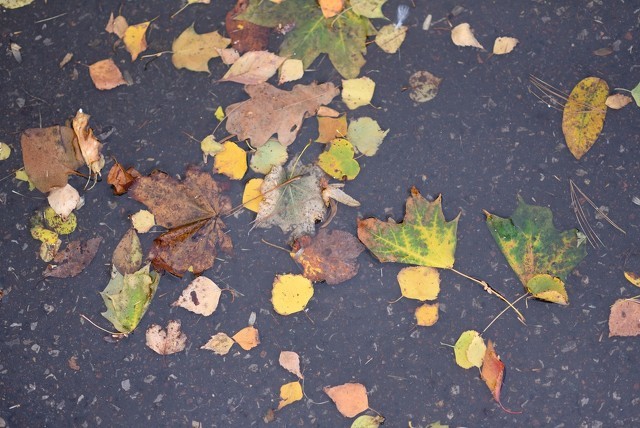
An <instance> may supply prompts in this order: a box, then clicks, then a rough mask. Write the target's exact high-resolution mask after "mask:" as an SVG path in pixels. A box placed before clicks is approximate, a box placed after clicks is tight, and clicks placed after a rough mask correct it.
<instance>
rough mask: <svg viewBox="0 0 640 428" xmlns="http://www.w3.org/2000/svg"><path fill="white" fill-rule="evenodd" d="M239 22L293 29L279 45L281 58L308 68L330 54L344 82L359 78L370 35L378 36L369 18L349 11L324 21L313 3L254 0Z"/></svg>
mask: <svg viewBox="0 0 640 428" xmlns="http://www.w3.org/2000/svg"><path fill="white" fill-rule="evenodd" d="M237 19H242V20H245V21H249V22H251V23H253V24H256V25H261V26H263V27H279V26H282V27H283V28H287V27H288V26H291V25H293V29H292V30H291V31H290V32H288V33H287V34H286V36H285V39H284V41H283V42H282V45H281V46H280V53H279V55H280V56H282V57H287V58H293V59H300V60H302V63H303V65H304V67H305V68H307V67H309V66H310V65H311V63H312V62H313V61H314V60H315V59H316V58H317V57H318V55H320V54H323V53H324V54H327V55H328V56H329V59H330V60H331V62H332V63H333V66H334V67H335V68H336V70H338V72H339V73H340V74H341V75H342V76H343V77H344V78H345V79H352V78H355V77H357V76H358V74H359V73H360V69H361V68H362V66H363V65H364V64H365V59H364V54H365V53H366V52H367V47H366V40H367V36H372V35H374V34H375V32H376V31H375V28H374V27H373V25H372V24H371V22H370V21H369V18H367V17H365V16H360V15H358V14H356V13H355V12H353V11H352V10H349V9H347V10H346V11H344V12H343V13H341V14H340V15H339V16H337V17H334V18H329V19H327V18H325V17H324V15H323V14H322V11H321V9H320V7H319V6H318V4H317V2H315V1H313V0H287V1H284V2H282V3H279V4H277V3H273V2H270V1H259V0H251V1H250V3H249V7H248V8H247V10H246V11H245V12H244V13H242V14H241V15H239V16H238V17H237Z"/></svg>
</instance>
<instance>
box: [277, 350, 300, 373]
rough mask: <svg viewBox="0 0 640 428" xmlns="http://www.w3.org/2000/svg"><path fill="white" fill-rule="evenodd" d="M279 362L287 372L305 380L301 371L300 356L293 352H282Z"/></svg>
mask: <svg viewBox="0 0 640 428" xmlns="http://www.w3.org/2000/svg"><path fill="white" fill-rule="evenodd" d="M278 362H279V363H280V366H282V368H284V369H285V370H288V371H290V372H291V373H293V374H294V375H296V376H298V377H299V378H300V379H304V376H302V372H301V371H300V356H299V355H298V354H297V353H295V352H293V351H281V352H280V357H279V358H278Z"/></svg>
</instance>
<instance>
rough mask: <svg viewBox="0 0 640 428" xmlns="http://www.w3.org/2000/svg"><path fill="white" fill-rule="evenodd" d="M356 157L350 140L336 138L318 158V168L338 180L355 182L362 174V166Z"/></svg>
mask: <svg viewBox="0 0 640 428" xmlns="http://www.w3.org/2000/svg"><path fill="white" fill-rule="evenodd" d="M354 155H355V150H354V149H353V146H352V145H351V143H350V142H349V141H348V140H345V139H344V138H336V139H335V140H333V141H332V142H331V143H329V147H328V148H327V150H325V151H324V152H322V153H320V155H319V156H318V166H319V167H320V168H322V170H323V171H324V172H326V173H327V174H329V175H330V176H332V177H333V178H335V179H336V180H343V179H346V180H353V179H354V178H356V176H357V175H358V174H359V173H360V164H358V161H357V160H355V159H354V158H353V156H354Z"/></svg>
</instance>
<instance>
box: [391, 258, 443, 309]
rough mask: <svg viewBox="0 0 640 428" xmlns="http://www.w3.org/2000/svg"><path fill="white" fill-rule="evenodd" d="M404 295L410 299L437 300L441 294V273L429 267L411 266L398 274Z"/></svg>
mask: <svg viewBox="0 0 640 428" xmlns="http://www.w3.org/2000/svg"><path fill="white" fill-rule="evenodd" d="M398 284H399V285H400V291H401V292H402V295H403V296H404V297H406V298H409V299H416V300H421V301H424V300H435V299H437V298H438V293H439V292H440V273H439V272H438V270H437V269H435V268H432V267H427V266H409V267H405V268H403V269H402V270H401V271H400V272H398Z"/></svg>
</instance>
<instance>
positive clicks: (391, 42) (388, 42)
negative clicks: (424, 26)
mask: <svg viewBox="0 0 640 428" xmlns="http://www.w3.org/2000/svg"><path fill="white" fill-rule="evenodd" d="M407 30H408V28H407V27H405V26H404V25H399V26H398V25H396V24H387V25H385V26H384V27H382V28H381V29H380V30H378V34H376V39H375V42H376V45H378V46H379V47H380V49H382V50H383V51H384V52H386V53H389V54H394V53H396V52H398V49H400V46H401V45H402V42H404V39H405V37H406V36H407Z"/></svg>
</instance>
